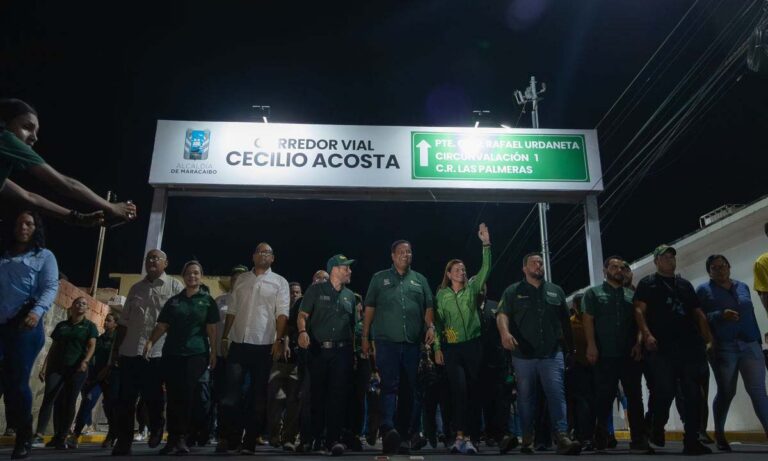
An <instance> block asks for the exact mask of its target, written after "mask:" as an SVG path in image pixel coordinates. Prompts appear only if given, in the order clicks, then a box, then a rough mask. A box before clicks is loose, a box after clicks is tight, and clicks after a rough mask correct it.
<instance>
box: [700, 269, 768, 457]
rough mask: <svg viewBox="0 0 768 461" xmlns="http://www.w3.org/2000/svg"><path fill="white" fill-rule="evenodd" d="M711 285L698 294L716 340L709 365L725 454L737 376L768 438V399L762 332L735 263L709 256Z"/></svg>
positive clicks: (717, 438)
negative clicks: (737, 277)
mask: <svg viewBox="0 0 768 461" xmlns="http://www.w3.org/2000/svg"><path fill="white" fill-rule="evenodd" d="M705 267H706V269H707V273H708V274H709V281H708V282H704V283H702V284H701V285H699V287H698V289H697V290H696V294H697V295H698V296H699V300H700V302H701V308H702V310H704V312H705V313H706V314H707V320H708V321H709V326H710V328H711V329H712V334H713V335H714V337H715V346H714V348H713V351H712V354H710V364H711V365H712V370H713V371H714V373H715V382H717V395H715V400H714V402H713V403H712V413H713V414H714V417H715V441H716V443H717V448H718V449H719V450H721V451H731V446H730V444H729V443H728V441H727V440H726V438H725V420H726V418H727V417H728V409H729V408H730V406H731V401H732V400H733V397H734V395H736V383H737V382H738V378H739V375H741V379H742V380H744V388H745V389H746V390H747V394H748V395H749V398H750V400H752V407H753V408H754V410H755V414H756V415H757V418H758V419H759V420H760V423H761V424H762V426H763V430H764V431H765V434H766V436H767V437H768V395H767V394H766V390H765V368H764V367H763V357H762V351H761V347H760V341H761V338H760V328H759V327H758V325H757V319H756V317H755V306H754V305H753V304H752V295H751V294H750V292H749V287H748V286H747V284H746V283H742V282H740V281H738V280H733V279H731V263H729V262H728V259H726V257H725V256H723V255H711V256H710V257H708V258H707V261H706V263H705Z"/></svg>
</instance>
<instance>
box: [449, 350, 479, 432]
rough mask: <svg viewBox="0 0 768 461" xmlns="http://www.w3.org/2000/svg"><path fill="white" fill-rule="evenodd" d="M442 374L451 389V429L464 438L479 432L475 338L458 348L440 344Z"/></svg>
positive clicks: (477, 365) (477, 362)
mask: <svg viewBox="0 0 768 461" xmlns="http://www.w3.org/2000/svg"><path fill="white" fill-rule="evenodd" d="M442 349H443V354H444V357H445V374H446V376H447V377H448V385H449V387H450V389H451V402H452V408H453V414H452V419H453V428H454V429H455V430H456V431H457V432H458V431H461V432H463V433H464V434H465V435H467V436H471V437H475V436H477V435H479V432H480V399H479V395H478V386H477V383H478V378H479V375H480V359H481V358H482V353H483V349H482V344H481V343H480V338H475V339H472V340H469V341H465V342H462V343H457V344H443V347H442Z"/></svg>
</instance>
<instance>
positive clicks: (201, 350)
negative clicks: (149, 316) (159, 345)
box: [157, 290, 219, 356]
mask: <svg viewBox="0 0 768 461" xmlns="http://www.w3.org/2000/svg"><path fill="white" fill-rule="evenodd" d="M157 323H167V324H168V332H167V334H166V337H165V344H164V345H163V356H173V355H176V356H190V355H199V354H207V353H209V351H210V344H209V343H208V332H207V331H206V326H207V325H214V324H216V323H219V307H218V306H217V305H216V301H215V300H214V299H213V298H212V297H211V295H209V294H208V293H207V292H205V291H203V290H200V291H198V292H197V293H195V294H194V295H192V296H191V297H188V296H187V293H186V291H182V292H181V293H179V294H177V295H176V296H174V297H172V298H171V299H169V300H168V301H167V302H166V303H165V305H164V306H163V310H161V311H160V315H158V316H157Z"/></svg>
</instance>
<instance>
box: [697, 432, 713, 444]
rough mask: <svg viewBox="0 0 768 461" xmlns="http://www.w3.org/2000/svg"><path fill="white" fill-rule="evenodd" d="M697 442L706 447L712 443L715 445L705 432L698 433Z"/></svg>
mask: <svg viewBox="0 0 768 461" xmlns="http://www.w3.org/2000/svg"><path fill="white" fill-rule="evenodd" d="M699 442H701V443H704V444H707V445H712V444H713V443H715V441H714V440H712V437H710V436H709V434H707V431H701V432H699Z"/></svg>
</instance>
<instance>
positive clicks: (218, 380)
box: [208, 356, 227, 438]
mask: <svg viewBox="0 0 768 461" xmlns="http://www.w3.org/2000/svg"><path fill="white" fill-rule="evenodd" d="M226 383H227V359H226V358H224V357H221V356H219V357H216V368H214V369H213V371H212V372H211V402H212V405H211V411H210V413H209V418H210V420H209V421H208V428H209V432H210V436H211V437H213V438H218V436H219V432H220V431H221V424H222V419H223V418H224V412H223V411H222V410H221V400H222V398H223V397H224V391H225V389H226Z"/></svg>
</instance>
